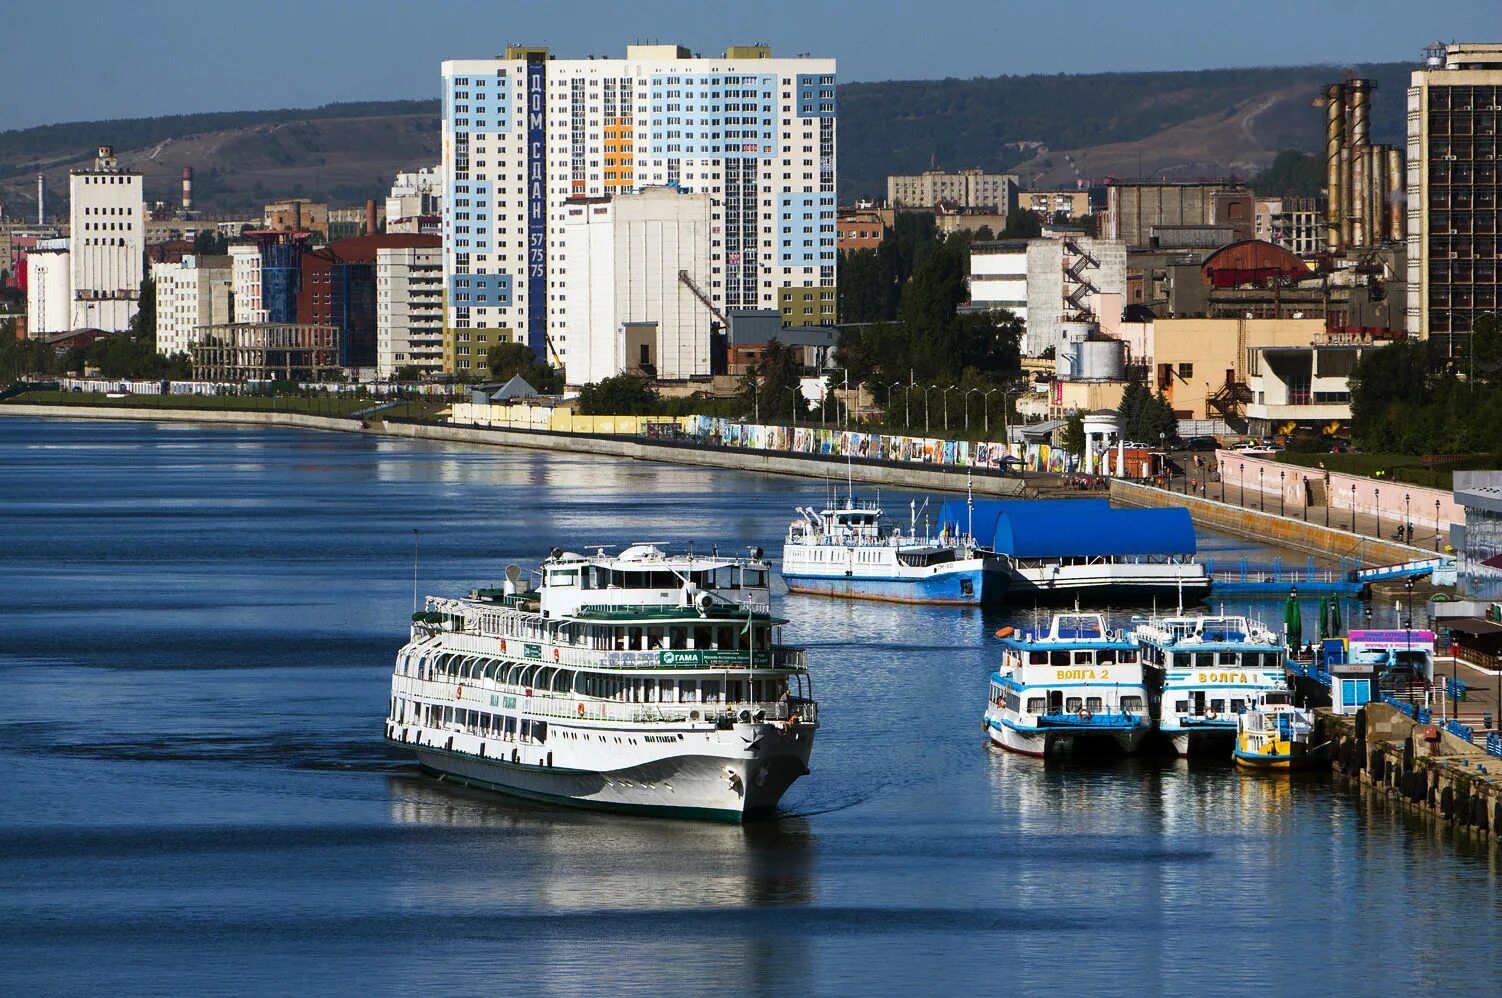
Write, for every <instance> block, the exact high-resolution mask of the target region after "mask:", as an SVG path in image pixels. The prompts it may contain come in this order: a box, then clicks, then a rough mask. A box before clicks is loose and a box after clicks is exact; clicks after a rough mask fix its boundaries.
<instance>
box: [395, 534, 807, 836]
mask: <svg viewBox="0 0 1502 998" xmlns="http://www.w3.org/2000/svg"><path fill="white" fill-rule="evenodd" d="M540 574H541V584H540V586H539V587H538V588H537V589H535V590H534V589H531V588H529V587H528V586H526V585H524V584H523V583H522V582H521V580H520V575H521V573H520V571H519V570H518V569H517V568H516V567H515V566H512V567H511V568H509V569H508V570H507V582H506V584H505V586H504V587H502V588H500V589H476V590H474V591H472V592H471V593H470V594H469V597H468V598H467V599H447V598H441V597H433V596H430V597H428V600H427V607H426V611H425V612H423V613H419V614H415V615H414V619H413V622H412V635H411V640H410V641H409V642H408V643H407V644H406V645H405V646H403V648H402V649H401V651H400V652H399V653H398V654H397V657H396V668H395V672H394V673H393V675H392V680H391V713H390V716H389V717H388V719H387V722H386V737H387V738H388V739H389V740H391V741H392V742H394V743H395V744H398V745H402V746H404V747H406V748H409V749H411V750H412V751H414V752H415V753H416V754H417V759H418V762H419V763H420V764H421V765H422V766H423V768H424V769H426V770H429V771H431V772H433V773H437V774H439V775H440V776H441V777H442V778H444V779H449V780H453V781H455V782H459V783H463V784H466V785H469V786H475V787H481V788H485V789H490V790H497V791H501V792H504V793H508V794H513V795H516V796H520V797H527V798H532V799H537V800H544V801H551V802H557V803H562V804H570V805H576V806H582V807H591V808H599V809H604V810H615V811H631V812H638V813H647V814H656V815H664V816H681V817H698V818H713V819H719V820H728V821H741V820H744V819H748V818H754V817H758V816H764V815H766V814H769V813H770V812H772V811H773V810H774V809H775V808H776V806H777V803H778V801H779V800H780V799H781V797H782V795H783V793H784V792H785V791H786V790H787V788H788V787H789V786H790V785H791V784H792V783H793V781H794V780H796V779H798V777H800V776H803V775H805V774H806V773H807V772H808V760H809V753H810V751H811V750H812V748H813V740H814V732H815V731H816V729H817V728H818V708H817V704H816V703H815V702H814V700H813V697H812V692H813V691H812V686H811V685H810V680H809V677H808V671H807V668H806V663H805V656H804V652H803V650H802V649H798V648H789V647H784V646H782V645H780V644H778V643H777V641H776V635H777V629H778V628H779V627H780V625H782V624H784V623H786V621H784V620H780V619H778V618H776V617H773V616H772V615H771V605H770V590H769V588H768V581H769V577H770V574H771V567H770V565H768V563H767V562H766V561H765V560H764V559H763V558H762V556H761V552H760V550H759V549H757V550H755V551H754V552H753V554H752V557H750V558H727V557H719V556H717V555H716V556H710V557H704V556H702V555H694V554H692V553H688V554H682V555H675V554H668V553H666V552H664V551H663V550H662V549H661V548H659V547H658V546H656V545H652V544H638V545H634V546H632V547H629V548H627V549H626V550H625V551H623V552H621V554H620V555H619V556H613V557H612V556H608V555H606V554H605V553H604V551H603V550H600V551H598V552H597V553H596V554H595V555H594V556H583V555H578V554H569V553H564V552H562V551H559V550H557V549H554V551H553V553H552V555H551V556H550V557H549V558H548V559H547V560H546V561H544V562H543V564H542V567H541V570H540Z"/></svg>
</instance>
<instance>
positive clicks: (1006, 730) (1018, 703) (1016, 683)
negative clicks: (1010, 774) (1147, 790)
mask: <svg viewBox="0 0 1502 998" xmlns="http://www.w3.org/2000/svg"><path fill="white" fill-rule="evenodd" d="M996 633H997V637H999V638H1001V646H1002V651H1001V667H1000V668H999V669H998V670H997V671H996V672H994V673H992V674H991V696H990V703H989V705H988V706H987V708H986V714H985V725H986V732H987V734H988V736H989V737H990V739H991V741H992V742H993V743H995V744H997V745H999V746H1001V747H1002V748H1004V749H1007V750H1008V751H1011V752H1020V753H1022V754H1024V755H1032V756H1048V755H1053V754H1065V753H1069V752H1072V751H1076V750H1079V749H1083V748H1087V747H1091V746H1095V747H1104V748H1109V749H1114V750H1118V751H1121V752H1127V753H1130V752H1135V751H1136V750H1137V747H1138V746H1139V745H1140V744H1141V743H1142V738H1143V736H1144V735H1146V734H1147V732H1148V730H1149V727H1150V724H1151V722H1150V720H1149V718H1148V714H1147V710H1146V704H1147V690H1146V688H1145V686H1144V685H1143V675H1142V663H1141V658H1140V654H1139V650H1138V647H1137V643H1136V642H1135V641H1133V640H1131V639H1129V638H1128V637H1126V636H1124V635H1122V634H1121V633H1120V632H1112V631H1111V630H1109V629H1108V628H1107V627H1106V621H1105V618H1104V617H1102V616H1101V615H1100V614H1098V613H1078V612H1075V613H1061V614H1056V615H1055V616H1054V617H1053V620H1052V621H1051V623H1050V624H1049V628H1048V630H1047V631H1046V632H1044V633H1041V634H1034V633H1032V632H1030V631H1023V632H1020V633H1019V632H1017V631H1015V630H1014V629H1012V628H1010V627H1004V628H1002V629H1001V630H999V631H997V632H996Z"/></svg>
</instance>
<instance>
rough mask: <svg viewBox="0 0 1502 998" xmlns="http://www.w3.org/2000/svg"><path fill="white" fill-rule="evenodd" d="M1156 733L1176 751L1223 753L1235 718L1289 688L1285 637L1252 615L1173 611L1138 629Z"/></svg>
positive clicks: (1233, 735) (1233, 736) (1233, 731)
mask: <svg viewBox="0 0 1502 998" xmlns="http://www.w3.org/2000/svg"><path fill="white" fill-rule="evenodd" d="M1135 633H1136V637H1137V641H1138V642H1139V643H1140V644H1141V646H1142V655H1143V659H1144V664H1145V666H1146V669H1147V676H1148V686H1149V690H1150V691H1151V692H1152V693H1153V695H1154V698H1155V699H1156V701H1157V705H1158V706H1157V715H1158V716H1157V722H1158V731H1159V733H1160V734H1162V735H1163V736H1164V737H1165V738H1166V739H1167V740H1168V741H1169V743H1170V744H1171V745H1172V746H1173V749H1174V751H1175V752H1177V753H1178V754H1179V755H1190V754H1191V753H1195V752H1199V751H1201V750H1207V749H1208V750H1212V751H1219V752H1222V753H1223V752H1224V751H1225V750H1226V749H1227V748H1229V747H1230V746H1231V743H1232V742H1233V741H1235V739H1236V722H1237V716H1238V715H1239V714H1241V713H1242V712H1243V711H1245V710H1247V709H1249V708H1251V707H1253V706H1255V705H1256V704H1258V703H1259V702H1260V701H1261V699H1262V696H1263V694H1265V693H1266V692H1268V691H1270V690H1286V689H1287V685H1286V684H1285V682H1284V679H1283V662H1284V648H1283V636H1282V635H1281V634H1279V633H1278V632H1276V631H1273V630H1272V629H1270V628H1268V627H1266V626H1264V625H1263V624H1262V623H1261V622H1259V621H1257V620H1253V619H1251V618H1249V617H1244V616H1239V615H1232V616H1227V615H1225V614H1220V615H1210V614H1203V615H1189V616H1186V615H1182V614H1180V615H1178V616H1171V617H1161V618H1152V619H1149V620H1147V621H1145V622H1143V623H1141V624H1139V625H1138V626H1137V628H1136V632H1135Z"/></svg>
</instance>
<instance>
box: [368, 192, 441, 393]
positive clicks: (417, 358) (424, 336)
mask: <svg viewBox="0 0 1502 998" xmlns="http://www.w3.org/2000/svg"><path fill="white" fill-rule="evenodd" d="M388 217H389V216H388ZM404 367H415V368H417V369H418V370H419V371H420V372H421V373H422V374H425V375H428V374H438V373H440V372H441V371H442V370H443V253H442V251H441V250H440V249H439V248H438V247H437V246H402V247H390V246H383V247H381V248H380V249H377V250H376V376H377V377H379V378H381V379H382V380H389V379H390V378H392V377H393V376H394V375H395V374H396V372H397V371H398V370H400V369H402V368H404Z"/></svg>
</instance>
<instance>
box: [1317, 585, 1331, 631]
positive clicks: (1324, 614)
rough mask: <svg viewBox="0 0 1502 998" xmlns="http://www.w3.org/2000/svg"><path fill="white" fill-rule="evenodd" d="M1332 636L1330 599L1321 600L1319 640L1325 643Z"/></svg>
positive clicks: (1321, 598)
mask: <svg viewBox="0 0 1502 998" xmlns="http://www.w3.org/2000/svg"><path fill="white" fill-rule="evenodd" d="M1329 636H1330V597H1328V596H1321V597H1320V598H1319V639H1320V641H1321V642H1323V641H1324V640H1325V639H1326V638H1328V637H1329Z"/></svg>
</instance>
